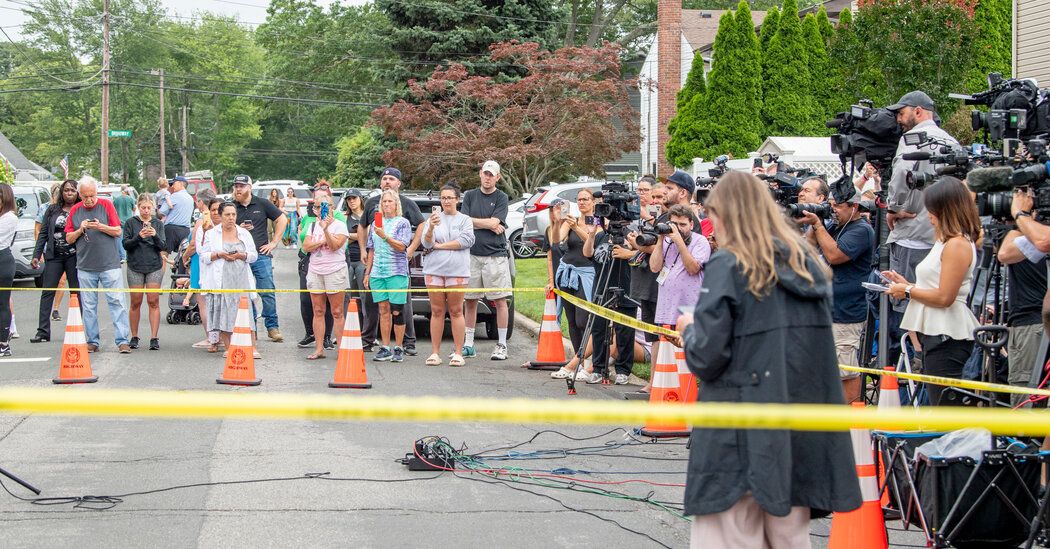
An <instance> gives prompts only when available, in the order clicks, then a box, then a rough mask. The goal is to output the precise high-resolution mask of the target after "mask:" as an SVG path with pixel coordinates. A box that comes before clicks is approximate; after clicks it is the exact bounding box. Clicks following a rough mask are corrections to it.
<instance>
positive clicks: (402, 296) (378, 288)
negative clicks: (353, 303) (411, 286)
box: [368, 275, 408, 305]
mask: <svg viewBox="0 0 1050 549" xmlns="http://www.w3.org/2000/svg"><path fill="white" fill-rule="evenodd" d="M368 287H369V288H371V289H372V301H373V302H375V303H379V302H380V301H389V302H390V304H391V305H404V304H405V302H406V301H408V292H387V291H385V290H407V289H408V277H407V276H403V275H395V276H388V277H384V278H371V279H369V281H368Z"/></svg>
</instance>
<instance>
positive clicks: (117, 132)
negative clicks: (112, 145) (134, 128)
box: [109, 130, 131, 137]
mask: <svg viewBox="0 0 1050 549" xmlns="http://www.w3.org/2000/svg"><path fill="white" fill-rule="evenodd" d="M109 136H110V137H131V130H109Z"/></svg>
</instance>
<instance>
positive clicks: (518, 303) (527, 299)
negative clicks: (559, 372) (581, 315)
mask: <svg viewBox="0 0 1050 549" xmlns="http://www.w3.org/2000/svg"><path fill="white" fill-rule="evenodd" d="M514 266H515V268H516V269H517V279H516V280H515V284H514V285H515V286H517V287H519V288H540V287H543V286H546V285H547V260H546V258H544V257H536V258H532V259H515V260H514ZM544 301H545V298H544V296H543V294H542V293H540V292H527V293H520V294H517V295H516V296H515V297H514V308H515V310H516V311H518V312H519V313H521V314H523V315H525V316H527V317H529V318H531V319H532V320H535V321H536V322H542V321H543V305H544ZM561 333H562V335H563V336H565V337H569V328H568V325H567V324H566V322H565V318H564V317H563V318H562V319H561ZM632 373H634V375H636V376H638V377H640V378H642V379H649V364H643V363H640V362H636V363H635V364H634V368H633V369H632Z"/></svg>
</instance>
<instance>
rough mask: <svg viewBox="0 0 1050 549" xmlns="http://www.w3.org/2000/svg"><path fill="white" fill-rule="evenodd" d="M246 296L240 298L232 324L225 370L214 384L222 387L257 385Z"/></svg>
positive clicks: (260, 381) (258, 381)
mask: <svg viewBox="0 0 1050 549" xmlns="http://www.w3.org/2000/svg"><path fill="white" fill-rule="evenodd" d="M248 314H249V313H248V296H245V295H242V296H241V303H240V305H239V306H238V307H237V320H236V321H235V322H234V324H233V336H232V337H230V347H229V348H228V349H226V369H225V370H223V372H222V377H220V378H219V379H216V380H215V383H222V384H224V385H258V384H260V383H262V380H260V379H258V378H256V377H255V349H254V348H253V347H252V329H251V327H250V326H249V323H248Z"/></svg>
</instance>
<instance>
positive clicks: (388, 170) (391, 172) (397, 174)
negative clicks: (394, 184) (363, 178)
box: [379, 166, 401, 181]
mask: <svg viewBox="0 0 1050 549" xmlns="http://www.w3.org/2000/svg"><path fill="white" fill-rule="evenodd" d="M384 175H392V176H394V177H396V178H397V180H398V181H401V170H399V169H397V168H394V167H391V166H387V167H386V168H383V173H381V174H379V179H382V178H383V176H384Z"/></svg>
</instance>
